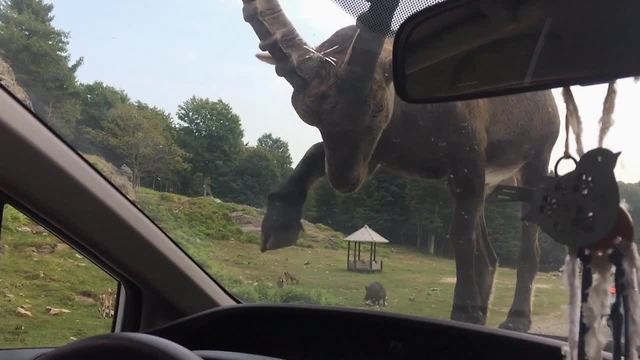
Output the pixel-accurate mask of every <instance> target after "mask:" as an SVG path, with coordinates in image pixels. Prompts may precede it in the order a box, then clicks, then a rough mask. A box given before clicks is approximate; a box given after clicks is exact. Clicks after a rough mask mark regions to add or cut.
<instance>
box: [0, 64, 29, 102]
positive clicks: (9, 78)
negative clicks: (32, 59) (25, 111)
mask: <svg viewBox="0 0 640 360" xmlns="http://www.w3.org/2000/svg"><path fill="white" fill-rule="evenodd" d="M0 84H2V86H4V87H5V88H6V89H7V90H9V91H10V92H12V93H13V94H14V95H15V96H16V97H17V98H18V99H20V101H22V102H23V103H24V104H25V105H26V106H27V107H28V108H29V109H33V106H32V105H31V100H30V99H29V95H27V92H26V91H24V89H23V88H22V87H21V86H20V85H19V84H18V82H17V81H16V76H15V74H14V72H13V69H11V66H9V64H8V63H7V62H6V61H5V60H4V59H3V58H1V57H0Z"/></svg>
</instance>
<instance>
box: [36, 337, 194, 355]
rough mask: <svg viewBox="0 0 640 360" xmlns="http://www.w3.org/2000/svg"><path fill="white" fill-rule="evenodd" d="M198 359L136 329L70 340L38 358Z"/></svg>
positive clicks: (180, 347)
mask: <svg viewBox="0 0 640 360" xmlns="http://www.w3.org/2000/svg"><path fill="white" fill-rule="evenodd" d="M63 359H64V360H85V359H94V360H112V359H137V360H202V358H201V357H199V356H198V355H196V354H194V353H193V352H191V351H190V350H189V349H187V348H185V347H183V346H181V345H178V344H176V343H174V342H172V341H169V340H167V339H163V338H160V337H157V336H153V335H147V334H140V333H126V332H121V333H113V334H105V335H98V336H93V337H90V338H86V339H82V340H78V341H74V342H72V343H70V344H67V345H65V346H62V347H59V348H57V349H56V350H53V351H51V352H48V353H46V354H44V355H42V356H40V357H38V360H63Z"/></svg>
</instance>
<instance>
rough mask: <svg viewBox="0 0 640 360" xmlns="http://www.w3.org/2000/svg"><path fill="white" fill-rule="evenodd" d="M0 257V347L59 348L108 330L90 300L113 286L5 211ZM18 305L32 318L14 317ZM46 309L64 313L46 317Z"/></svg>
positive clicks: (13, 213)
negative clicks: (54, 309)
mask: <svg viewBox="0 0 640 360" xmlns="http://www.w3.org/2000/svg"><path fill="white" fill-rule="evenodd" d="M19 229H20V230H19ZM27 230H33V231H32V232H31V231H27ZM0 253H1V254H0V348H10V347H26V346H53V345H60V344H63V343H66V342H69V341H71V340H73V339H79V338H83V337H87V336H91V335H95V334H100V333H105V332H109V331H110V330H111V319H104V318H102V316H100V314H99V311H98V305H97V303H96V300H97V296H98V295H99V294H101V293H103V292H105V291H106V290H107V289H109V288H111V289H114V290H115V289H116V282H115V281H114V280H113V279H112V278H111V277H109V276H108V275H106V274H105V273H104V272H103V271H102V270H100V269H98V268H97V267H96V266H95V265H93V264H92V263H91V262H89V261H87V260H86V259H85V258H83V257H82V256H80V255H79V254H78V253H77V252H75V251H74V250H73V249H71V248H69V247H68V246H66V245H64V244H62V243H61V242H60V241H58V240H57V238H55V237H54V236H52V235H50V234H48V233H47V232H46V231H45V230H44V229H42V228H40V227H38V226H36V225H35V224H34V223H33V222H31V221H30V220H28V219H27V218H26V217H24V216H23V215H21V214H20V213H18V212H17V211H16V210H14V209H12V208H10V207H7V208H5V213H4V221H3V224H2V238H1V241H0ZM19 306H21V307H23V308H24V309H25V310H27V311H29V312H30V313H31V314H32V316H31V317H22V316H19V315H18V314H17V313H16V310H17V308H18V307H19ZM48 306H50V307H54V308H62V309H66V310H69V311H70V312H69V313H67V314H61V315H57V316H52V315H49V314H48V311H47V309H46V308H47V307H48Z"/></svg>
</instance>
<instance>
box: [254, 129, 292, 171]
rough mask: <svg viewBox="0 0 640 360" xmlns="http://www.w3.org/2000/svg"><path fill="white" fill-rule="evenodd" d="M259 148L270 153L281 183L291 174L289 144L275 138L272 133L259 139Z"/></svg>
mask: <svg viewBox="0 0 640 360" xmlns="http://www.w3.org/2000/svg"><path fill="white" fill-rule="evenodd" d="M256 147H257V148H261V149H264V150H265V151H267V152H269V153H270V154H271V156H272V157H273V159H274V160H275V162H276V165H277V167H278V174H279V176H280V181H282V180H283V179H284V178H286V177H287V176H289V174H291V171H292V169H291V163H292V161H291V153H290V152H289V144H288V143H287V142H286V141H284V140H282V139H281V138H280V137H275V136H273V135H272V134H271V133H266V134H263V135H262V136H260V137H259V138H258V141H257V145H256Z"/></svg>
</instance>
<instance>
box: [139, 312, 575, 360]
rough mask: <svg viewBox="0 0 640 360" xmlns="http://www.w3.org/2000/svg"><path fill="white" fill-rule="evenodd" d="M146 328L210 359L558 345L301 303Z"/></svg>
mask: <svg viewBox="0 0 640 360" xmlns="http://www.w3.org/2000/svg"><path fill="white" fill-rule="evenodd" d="M148 333H149V334H152V335H157V336H160V337H163V338H166V339H168V340H171V341H174V342H176V343H178V344H181V345H182V346H185V347H186V348H188V349H191V350H193V351H196V353H197V354H198V355H200V356H201V357H203V358H204V359H218V360H219V359H240V358H243V359H251V357H250V355H248V354H253V355H254V356H258V357H254V358H255V359H256V360H257V359H268V357H271V358H278V359H367V360H371V359H416V358H420V359H519V360H526V359H545V360H552V359H563V355H562V348H563V346H565V345H566V343H563V342H561V341H558V340H553V339H549V338H544V337H541V336H534V335H528V334H520V333H515V332H509V331H505V330H499V329H493V328H487V327H482V326H477V325H469V324H464V323H458V322H452V321H444V320H433V319H425V318H418V317H411V316H405V315H397V314H389V313H383V312H375V311H368V310H358V309H344V308H332V307H321V306H308V305H248V304H244V305H237V306H227V307H222V308H218V309H213V310H209V311H206V312H203V313H200V314H197V315H194V316H190V317H188V318H185V319H182V320H178V321H175V322H173V323H171V324H168V325H166V326H163V327H161V328H158V329H155V330H152V331H150V332H148ZM213 349H215V351H213ZM207 351H209V352H207ZM225 356H228V357H225ZM234 356H238V357H234ZM265 357H267V358H265Z"/></svg>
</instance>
